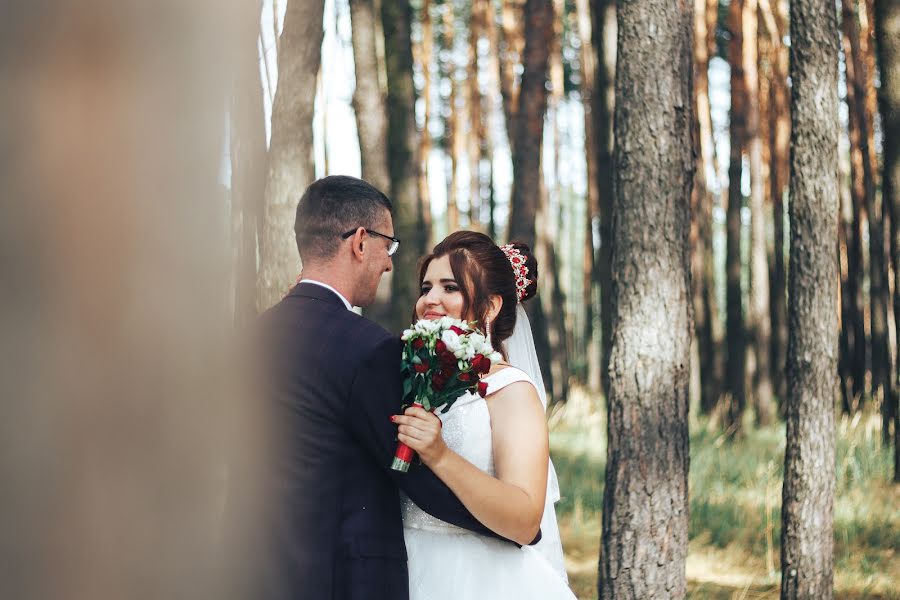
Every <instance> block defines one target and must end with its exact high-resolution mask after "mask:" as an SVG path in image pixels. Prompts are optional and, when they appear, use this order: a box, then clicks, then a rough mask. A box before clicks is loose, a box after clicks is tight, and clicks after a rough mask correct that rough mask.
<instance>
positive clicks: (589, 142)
mask: <svg viewBox="0 0 900 600" xmlns="http://www.w3.org/2000/svg"><path fill="white" fill-rule="evenodd" d="M575 11H576V16H577V18H576V27H577V29H578V41H579V43H580V44H581V54H580V58H581V89H580V91H581V102H582V105H583V110H584V160H585V166H586V171H587V202H585V236H584V255H583V259H582V263H583V264H582V297H581V302H582V304H583V305H584V331H583V332H582V340H583V343H582V346H581V347H580V348H579V349H578V350H577V352H579V353H581V354H582V356H585V357H586V358H587V365H588V366H587V373H586V374H585V380H586V381H585V383H587V385H588V387H589V388H590V389H591V390H592V391H600V335H599V333H600V332H599V331H598V330H597V328H596V327H594V317H595V315H596V314H597V313H598V311H597V310H595V307H594V292H595V287H596V286H594V271H595V270H596V268H597V264H596V263H597V257H596V253H595V252H594V217H596V216H597V213H598V211H599V206H600V182H599V181H598V177H597V147H596V139H595V137H596V136H595V134H594V115H593V105H594V76H595V75H594V73H595V71H596V67H595V64H596V56H597V54H596V51H595V50H594V46H593V43H592V42H591V32H592V27H591V9H590V5H589V3H588V0H576V2H575Z"/></svg>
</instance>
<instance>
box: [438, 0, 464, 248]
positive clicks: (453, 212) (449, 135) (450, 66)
mask: <svg viewBox="0 0 900 600" xmlns="http://www.w3.org/2000/svg"><path fill="white" fill-rule="evenodd" d="M442 10H443V12H442V17H441V24H442V32H443V40H444V49H445V50H446V51H447V52H446V57H447V58H446V60H445V62H444V65H443V70H444V72H445V74H446V76H447V79H448V80H449V81H450V95H449V97H448V98H447V118H446V120H445V121H444V141H445V145H444V147H445V150H446V152H447V158H448V159H449V166H448V171H447V227H448V229H449V230H450V231H456V230H458V229H459V204H458V201H459V179H458V173H459V155H460V144H461V139H460V127H459V122H460V119H459V114H458V112H457V107H456V98H457V95H458V93H459V84H458V83H457V78H456V61H455V60H454V59H453V56H454V45H455V43H456V41H455V40H456V32H455V26H454V23H453V21H454V16H453V12H454V7H453V3H452V2H445V3H444V6H443V9H442Z"/></svg>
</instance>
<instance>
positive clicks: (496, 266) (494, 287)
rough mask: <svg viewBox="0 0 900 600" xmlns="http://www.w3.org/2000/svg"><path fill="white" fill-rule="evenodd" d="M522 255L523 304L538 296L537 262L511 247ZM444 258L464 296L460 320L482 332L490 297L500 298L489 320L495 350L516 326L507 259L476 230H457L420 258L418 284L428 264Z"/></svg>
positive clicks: (528, 253) (513, 288)
mask: <svg viewBox="0 0 900 600" xmlns="http://www.w3.org/2000/svg"><path fill="white" fill-rule="evenodd" d="M511 246H513V247H514V248H515V249H516V250H518V251H519V253H521V255H522V257H523V258H524V259H525V266H526V267H528V285H527V287H526V288H525V291H524V295H523V296H522V302H525V301H526V300H528V299H529V298H531V297H533V296H534V295H535V294H536V293H537V277H538V268H537V259H535V258H534V255H533V254H532V253H531V249H530V248H529V247H528V246H527V245H525V244H521V243H515V242H514V243H513V244H511ZM443 256H446V257H448V258H449V259H450V269H451V270H452V271H453V277H454V279H456V282H457V283H458V284H459V287H460V292H461V293H462V295H463V318H464V319H469V320H474V321H476V322H477V327H478V328H479V329H482V330H483V329H484V317H485V315H486V314H487V313H488V310H490V307H491V303H490V297H491V296H500V297H501V298H502V299H503V306H502V307H501V308H500V312H499V313H498V314H497V316H496V317H495V318H494V319H493V320H492V321H491V340H492V341H493V342H494V347H495V348H497V347H498V346H499V344H498V342H503V341H505V340H506V339H507V338H508V337H509V336H511V335H512V332H513V329H514V328H515V326H516V303H517V302H518V301H519V300H518V297H517V295H516V275H515V273H514V272H513V267H512V265H511V264H510V261H509V258H507V256H506V254H505V253H504V252H503V250H501V249H500V248H499V247H498V246H497V244H495V243H494V241H493V240H492V239H491V238H489V237H488V236H486V235H484V234H483V233H478V232H476V231H457V232H455V233H451V234H450V235H448V236H447V237H446V238H444V241H442V242H441V243H439V244H438V245H437V246H435V247H434V250H432V252H431V254H429V255H428V256H426V257H425V258H424V259H422V264H421V266H420V268H419V283H420V284H421V283H422V281H424V279H425V272H426V271H427V270H428V265H429V264H431V261H432V260H434V259H435V258H440V257H443Z"/></svg>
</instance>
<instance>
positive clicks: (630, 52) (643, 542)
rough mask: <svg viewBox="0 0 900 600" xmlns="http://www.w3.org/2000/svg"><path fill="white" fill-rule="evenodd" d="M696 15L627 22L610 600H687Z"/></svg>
mask: <svg viewBox="0 0 900 600" xmlns="http://www.w3.org/2000/svg"><path fill="white" fill-rule="evenodd" d="M692 8H693V6H692V4H691V3H674V2H669V1H668V0H643V1H634V2H623V3H622V4H621V5H620V6H619V11H618V32H619V33H618V63H617V64H618V66H617V71H616V109H615V136H616V149H615V163H616V170H615V220H614V231H613V244H614V248H615V250H614V254H613V274H614V275H613V276H614V285H613V307H614V308H613V310H614V316H613V342H612V354H611V362H610V395H609V426H608V427H609V447H608V449H607V467H606V486H605V489H604V495H603V535H602V540H601V544H602V546H601V557H600V561H601V563H600V580H599V584H598V585H599V595H600V598H602V599H604V600H605V599H612V598H615V599H626V598H629V599H630V598H684V597H685V595H686V591H687V590H686V588H687V586H686V579H685V561H686V557H687V540H688V463H689V448H688V446H689V441H688V420H687V413H688V385H689V367H690V346H691V332H692V329H693V324H692V323H691V286H690V256H689V247H688V234H689V228H690V198H691V188H692V184H693V169H694V158H693V143H692V140H691V136H692V127H693V115H692V112H693V110H692V105H693V101H692V92H691V89H692V87H691V86H692V73H691V58H692V42H691V40H692V29H693V16H692ZM648 31H653V32H655V35H654V36H653V37H650V38H648V36H647V32H648ZM661 56H665V57H667V60H666V61H665V63H664V64H661V63H660V60H659V57H661ZM649 80H653V81H654V85H652V86H647V85H644V82H646V81H649Z"/></svg>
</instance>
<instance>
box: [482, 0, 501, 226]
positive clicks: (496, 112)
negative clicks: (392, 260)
mask: <svg viewBox="0 0 900 600" xmlns="http://www.w3.org/2000/svg"><path fill="white" fill-rule="evenodd" d="M476 1H477V2H479V3H481V4H483V5H484V7H483V9H482V10H483V11H484V14H485V35H486V36H487V38H488V57H487V59H488V67H487V81H486V89H489V90H498V89H500V81H501V68H500V65H501V61H500V33H499V31H498V30H497V23H496V15H495V13H494V5H493V2H492V1H491V0H476ZM484 98H485V110H484V113H485V121H486V123H485V127H484V135H483V136H482V140H483V142H484V146H485V149H484V151H483V154H484V156H485V161H486V163H487V166H488V223H487V231H488V235H489V236H490V237H491V239H497V223H496V220H495V217H494V209H495V208H496V199H495V197H494V148H495V146H496V141H495V139H494V131H495V130H497V129H499V127H498V126H499V125H500V123H503V122H504V116H503V100H502V98H501V99H500V101H499V102H498V101H497V100H496V94H488V95H486V96H485V97H484Z"/></svg>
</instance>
